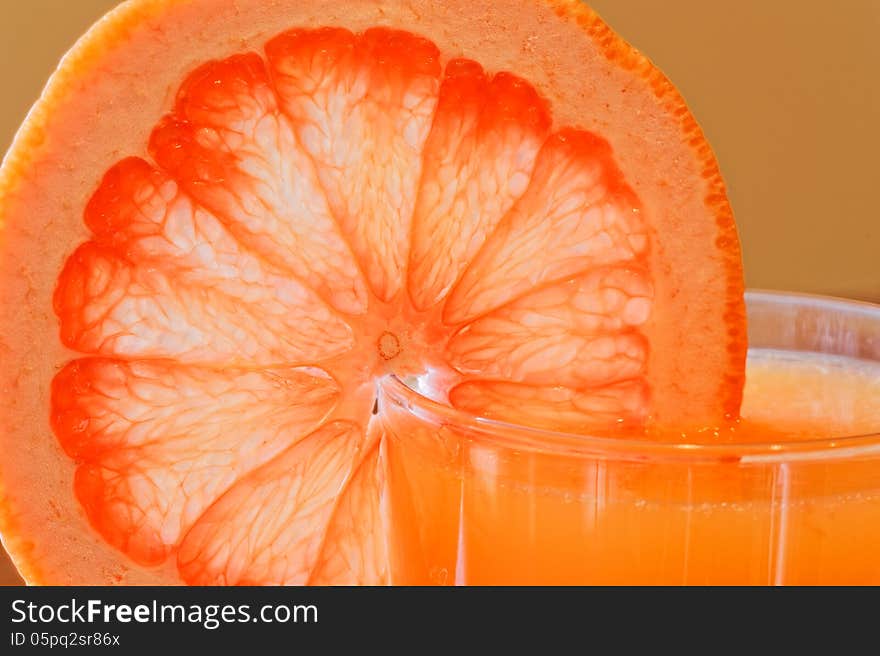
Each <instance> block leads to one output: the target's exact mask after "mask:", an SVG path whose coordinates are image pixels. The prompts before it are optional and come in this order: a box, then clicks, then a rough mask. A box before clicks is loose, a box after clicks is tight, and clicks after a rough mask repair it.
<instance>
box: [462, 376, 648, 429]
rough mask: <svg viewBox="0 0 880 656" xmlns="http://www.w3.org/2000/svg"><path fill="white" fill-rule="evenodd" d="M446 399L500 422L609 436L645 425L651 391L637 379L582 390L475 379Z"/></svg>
mask: <svg viewBox="0 0 880 656" xmlns="http://www.w3.org/2000/svg"><path fill="white" fill-rule="evenodd" d="M449 400H450V402H451V403H452V404H453V405H454V406H455V407H457V408H460V409H462V410H467V411H469V412H473V413H475V414H479V415H481V416H483V417H489V418H490V419H496V420H498V421H504V422H510V423H514V424H516V423H519V424H523V425H529V426H537V427H538V428H546V429H548V430H555V431H571V432H584V431H591V432H598V433H609V432H617V431H624V432H625V431H631V430H633V429H637V428H638V427H640V426H642V425H643V424H644V422H645V419H646V418H647V413H648V409H649V405H648V403H649V400H650V390H649V388H648V385H647V384H646V383H645V382H644V381H643V380H638V379H635V380H625V381H622V382H619V383H614V384H611V385H606V386H604V387H598V388H585V389H572V388H570V387H562V386H539V385H523V384H518V383H508V382H501V381H487V380H475V381H467V382H464V383H460V384H458V385H456V386H455V387H453V388H452V390H451V391H450V392H449Z"/></svg>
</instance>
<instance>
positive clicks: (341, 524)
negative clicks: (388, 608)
mask: <svg viewBox="0 0 880 656" xmlns="http://www.w3.org/2000/svg"><path fill="white" fill-rule="evenodd" d="M384 488H385V470H384V469H383V462H382V460H381V458H380V449H379V441H378V439H377V440H376V441H375V442H374V446H373V447H372V450H371V451H370V452H369V453H368V454H367V456H366V457H365V458H364V460H363V462H362V463H361V464H360V465H358V468H357V471H356V472H355V474H354V476H353V477H352V479H351V483H349V485H348V486H347V487H346V488H345V491H344V492H343V493H342V494H341V495H340V498H339V502H338V503H337V505H336V509H335V511H334V512H333V517H332V518H331V520H330V523H329V527H328V529H327V532H326V534H325V536H324V541H323V545H322V546H323V549H322V553H321V562H320V563H319V564H318V565H317V566H316V567H315V571H314V572H313V573H312V575H311V578H309V581H308V582H309V584H310V585H336V584H339V583H346V584H348V585H385V584H387V583H390V578H389V575H390V572H389V571H388V547H387V545H386V543H385V540H386V536H387V535H388V532H387V530H386V521H385V515H384V512H383V508H382V504H383V499H384Z"/></svg>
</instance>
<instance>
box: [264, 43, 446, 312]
mask: <svg viewBox="0 0 880 656" xmlns="http://www.w3.org/2000/svg"><path fill="white" fill-rule="evenodd" d="M266 54H267V56H268V59H269V68H270V70H271V72H272V77H273V80H274V82H275V89H276V91H277V93H278V96H279V98H280V99H281V107H282V108H283V110H284V111H285V112H286V113H287V115H288V116H289V117H290V119H291V121H292V122H293V125H294V128H295V130H296V133H297V135H298V136H299V139H300V142H301V143H302V145H303V147H304V148H305V149H306V151H307V152H308V153H309V154H310V155H311V156H312V157H313V158H314V160H315V162H316V164H317V168H318V176H319V178H320V180H321V184H322V185H323V188H324V190H325V192H326V194H327V199H328V201H329V203H330V207H331V209H332V210H333V212H334V213H335V215H336V217H337V219H338V221H339V224H340V225H341V226H342V229H343V232H344V233H345V234H346V235H347V237H348V240H349V243H350V244H351V247H352V250H354V252H355V253H356V254H357V256H358V258H359V260H360V263H361V267H362V268H363V270H364V271H365V272H366V275H367V279H368V280H369V282H370V286H371V288H372V290H373V293H374V294H375V295H376V296H377V297H378V298H379V299H380V300H382V301H389V300H390V299H391V298H393V297H394V296H395V295H396V294H397V292H398V291H399V290H400V289H401V287H402V285H403V272H404V270H405V267H406V259H407V253H408V248H409V233H410V221H411V219H412V213H413V207H414V205H415V198H416V192H417V189H418V182H419V178H420V174H421V168H422V167H421V154H422V148H423V146H424V143H425V139H426V138H427V136H428V131H429V130H430V128H431V120H432V118H433V115H434V108H435V106H436V104H437V90H438V87H439V84H440V80H439V78H440V53H439V51H438V50H437V47H436V46H435V45H434V44H433V43H431V42H430V41H428V40H427V39H424V38H421V37H418V36H415V35H413V34H410V33H408V32H402V31H397V30H390V29H385V28H375V29H369V30H367V31H365V32H364V33H362V34H359V35H354V34H352V33H351V32H349V31H348V30H345V29H341V28H324V29H318V30H293V31H289V32H286V33H285V34H282V35H280V36H277V37H275V38H274V39H272V40H271V41H269V42H268V43H267V44H266Z"/></svg>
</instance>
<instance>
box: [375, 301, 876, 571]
mask: <svg viewBox="0 0 880 656" xmlns="http://www.w3.org/2000/svg"><path fill="white" fill-rule="evenodd" d="M748 308H749V319H750V343H751V345H752V346H751V349H750V352H749V361H748V366H747V383H746V387H745V390H744V402H743V409H742V419H741V420H740V421H738V422H736V423H735V424H734V425H732V426H731V427H729V428H727V429H725V430H720V431H715V430H713V431H706V432H705V433H700V434H698V435H686V436H684V437H682V436H680V435H679V436H675V435H661V436H651V438H650V439H649V438H648V437H645V436H642V437H640V438H639V439H636V438H629V437H627V438H597V437H591V436H576V435H570V434H563V433H555V432H552V431H539V430H534V429H528V428H523V427H519V426H515V425H503V424H500V423H497V422H488V421H484V420H480V419H477V418H473V417H467V416H463V415H462V413H458V412H455V411H451V410H448V409H445V408H444V407H443V406H441V405H440V404H435V403H432V402H430V401H427V400H426V399H424V398H423V397H421V396H420V395H418V394H416V393H415V392H413V391H411V390H409V389H408V388H407V387H405V386H404V385H403V383H402V382H400V381H396V380H390V381H387V382H386V384H385V385H384V386H383V390H382V397H381V403H382V404H383V406H384V407H383V410H384V412H383V417H384V420H383V422H384V424H383V425H384V430H385V431H386V434H387V437H388V439H387V440H386V453H385V457H386V459H387V463H388V476H389V479H388V480H389V486H388V494H389V497H388V499H389V501H390V504H389V508H390V511H391V514H392V522H391V525H392V527H393V528H392V533H391V536H390V543H391V552H392V563H393V575H394V578H395V579H396V581H395V582H397V583H413V584H878V583H880V559H878V557H877V554H878V553H880V434H878V433H880V309H878V308H876V307H873V306H869V305H864V304H856V303H847V302H840V301H832V300H827V299H818V298H815V297H804V296H784V295H779V294H768V293H752V294H750V295H749V297H748Z"/></svg>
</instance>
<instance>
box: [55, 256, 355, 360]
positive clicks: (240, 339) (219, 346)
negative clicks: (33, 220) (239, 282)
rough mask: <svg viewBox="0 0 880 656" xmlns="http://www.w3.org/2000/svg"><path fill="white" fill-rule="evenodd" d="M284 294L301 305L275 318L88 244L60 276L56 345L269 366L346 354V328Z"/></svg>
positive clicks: (312, 304)
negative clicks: (58, 331) (183, 283)
mask: <svg viewBox="0 0 880 656" xmlns="http://www.w3.org/2000/svg"><path fill="white" fill-rule="evenodd" d="M287 289H288V292H293V293H294V294H298V295H299V296H300V298H299V299H296V300H297V301H299V303H296V304H294V303H290V304H288V308H287V309H283V311H282V312H280V313H279V314H275V315H273V314H270V313H269V312H267V311H265V310H264V309H263V308H261V307H260V306H259V305H257V304H255V303H254V304H251V305H244V304H242V303H241V301H239V300H238V299H235V298H230V297H229V296H227V295H225V294H223V293H222V292H218V291H216V290H213V289H211V288H210V287H201V286H187V285H182V284H180V282H179V281H178V280H176V279H175V277H174V276H173V275H168V274H166V273H164V272H162V271H160V270H158V269H155V268H154V267H152V266H150V265H149V264H145V265H137V264H132V263H131V262H129V261H128V260H127V259H125V258H124V257H123V256H121V255H119V254H118V252H117V251H116V250H113V249H110V248H108V247H106V246H102V245H99V244H97V243H95V242H86V243H85V244H83V245H82V246H80V247H79V248H78V249H77V250H76V251H75V252H74V254H73V255H71V256H70V258H69V259H68V261H67V263H66V264H65V266H64V269H63V270H62V271H61V274H60V275H59V277H58V288H57V289H56V291H55V299H54V303H55V312H56V314H57V315H58V317H59V319H60V323H61V340H62V342H64V344H65V345H67V346H69V347H70V348H73V349H76V350H77V351H80V352H81V353H89V354H97V355H117V356H128V357H138V358H171V357H173V358H177V359H178V360H180V361H182V362H190V363H208V364H210V363H215V362H227V363H229V364H239V365H249V364H262V365H268V364H278V363H281V364H295V363H305V364H310V363H312V362H313V361H314V360H315V359H316V358H322V357H323V358H326V357H330V356H332V355H336V354H338V353H341V352H345V351H346V350H348V348H349V347H350V345H351V343H352V340H351V332H350V329H349V327H348V326H347V325H346V324H345V323H343V322H342V321H341V320H340V319H339V318H338V317H336V316H334V315H333V314H332V313H331V312H330V311H329V310H328V309H327V307H326V306H325V305H323V303H321V301H320V300H318V299H317V298H316V297H314V295H313V294H311V293H310V292H308V291H307V290H304V289H303V288H301V287H299V288H297V286H296V285H288V286H287ZM289 300H293V299H289ZM291 305H292V306H293V308H290V306H291ZM276 307H277V304H276ZM291 309H293V310H294V311H296V312H297V314H293V313H292V312H291ZM300 312H302V314H299V313H300Z"/></svg>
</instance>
